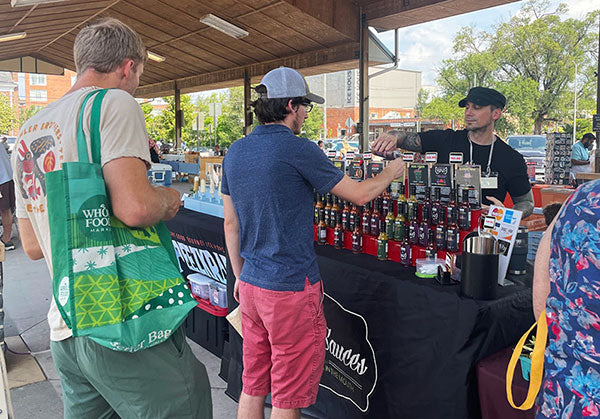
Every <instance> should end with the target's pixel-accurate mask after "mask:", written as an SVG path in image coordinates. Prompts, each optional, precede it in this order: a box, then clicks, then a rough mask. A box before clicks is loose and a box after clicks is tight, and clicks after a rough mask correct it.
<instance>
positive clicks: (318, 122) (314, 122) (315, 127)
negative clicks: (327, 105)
mask: <svg viewBox="0 0 600 419" xmlns="http://www.w3.org/2000/svg"><path fill="white" fill-rule="evenodd" d="M323 123H324V112H323V108H321V107H320V106H316V105H315V106H314V107H313V109H312V111H310V113H309V114H308V118H306V121H304V125H302V135H303V136H305V137H306V138H308V139H309V140H318V139H319V138H321V134H322V133H323Z"/></svg>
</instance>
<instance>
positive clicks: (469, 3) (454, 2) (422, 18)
mask: <svg viewBox="0 0 600 419" xmlns="http://www.w3.org/2000/svg"><path fill="white" fill-rule="evenodd" d="M514 1H518V0H410V1H397V0H378V1H373V2H370V1H365V2H364V4H363V11H364V13H365V15H366V18H367V22H368V24H369V26H373V27H375V28H377V29H381V30H390V29H396V28H402V27H407V26H412V25H416V24H418V23H423V22H430V21H433V20H437V19H443V18H445V17H450V16H456V15H459V14H463V13H468V12H473V11H475V10H482V9H487V8H489V7H494V6H500V5H502V4H508V3H512V2H514Z"/></svg>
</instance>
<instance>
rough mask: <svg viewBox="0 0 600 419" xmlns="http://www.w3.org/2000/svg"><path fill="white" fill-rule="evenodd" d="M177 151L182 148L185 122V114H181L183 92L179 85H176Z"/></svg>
mask: <svg viewBox="0 0 600 419" xmlns="http://www.w3.org/2000/svg"><path fill="white" fill-rule="evenodd" d="M174 87H175V149H177V150H178V149H179V148H180V147H181V125H182V122H183V112H181V92H180V90H179V87H177V83H175V86H174Z"/></svg>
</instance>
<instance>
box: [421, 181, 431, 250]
mask: <svg viewBox="0 0 600 419" xmlns="http://www.w3.org/2000/svg"><path fill="white" fill-rule="evenodd" d="M429 195H430V192H429V186H425V199H424V200H423V203H422V204H421V221H423V222H425V223H427V224H429V223H430V222H431V197H430V196H429ZM424 241H427V237H425V239H424Z"/></svg>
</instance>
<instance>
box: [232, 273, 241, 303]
mask: <svg viewBox="0 0 600 419" xmlns="http://www.w3.org/2000/svg"><path fill="white" fill-rule="evenodd" d="M233 298H235V301H237V302H238V303H239V302H240V281H239V280H238V279H237V278H236V279H235V284H234V286H233Z"/></svg>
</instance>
